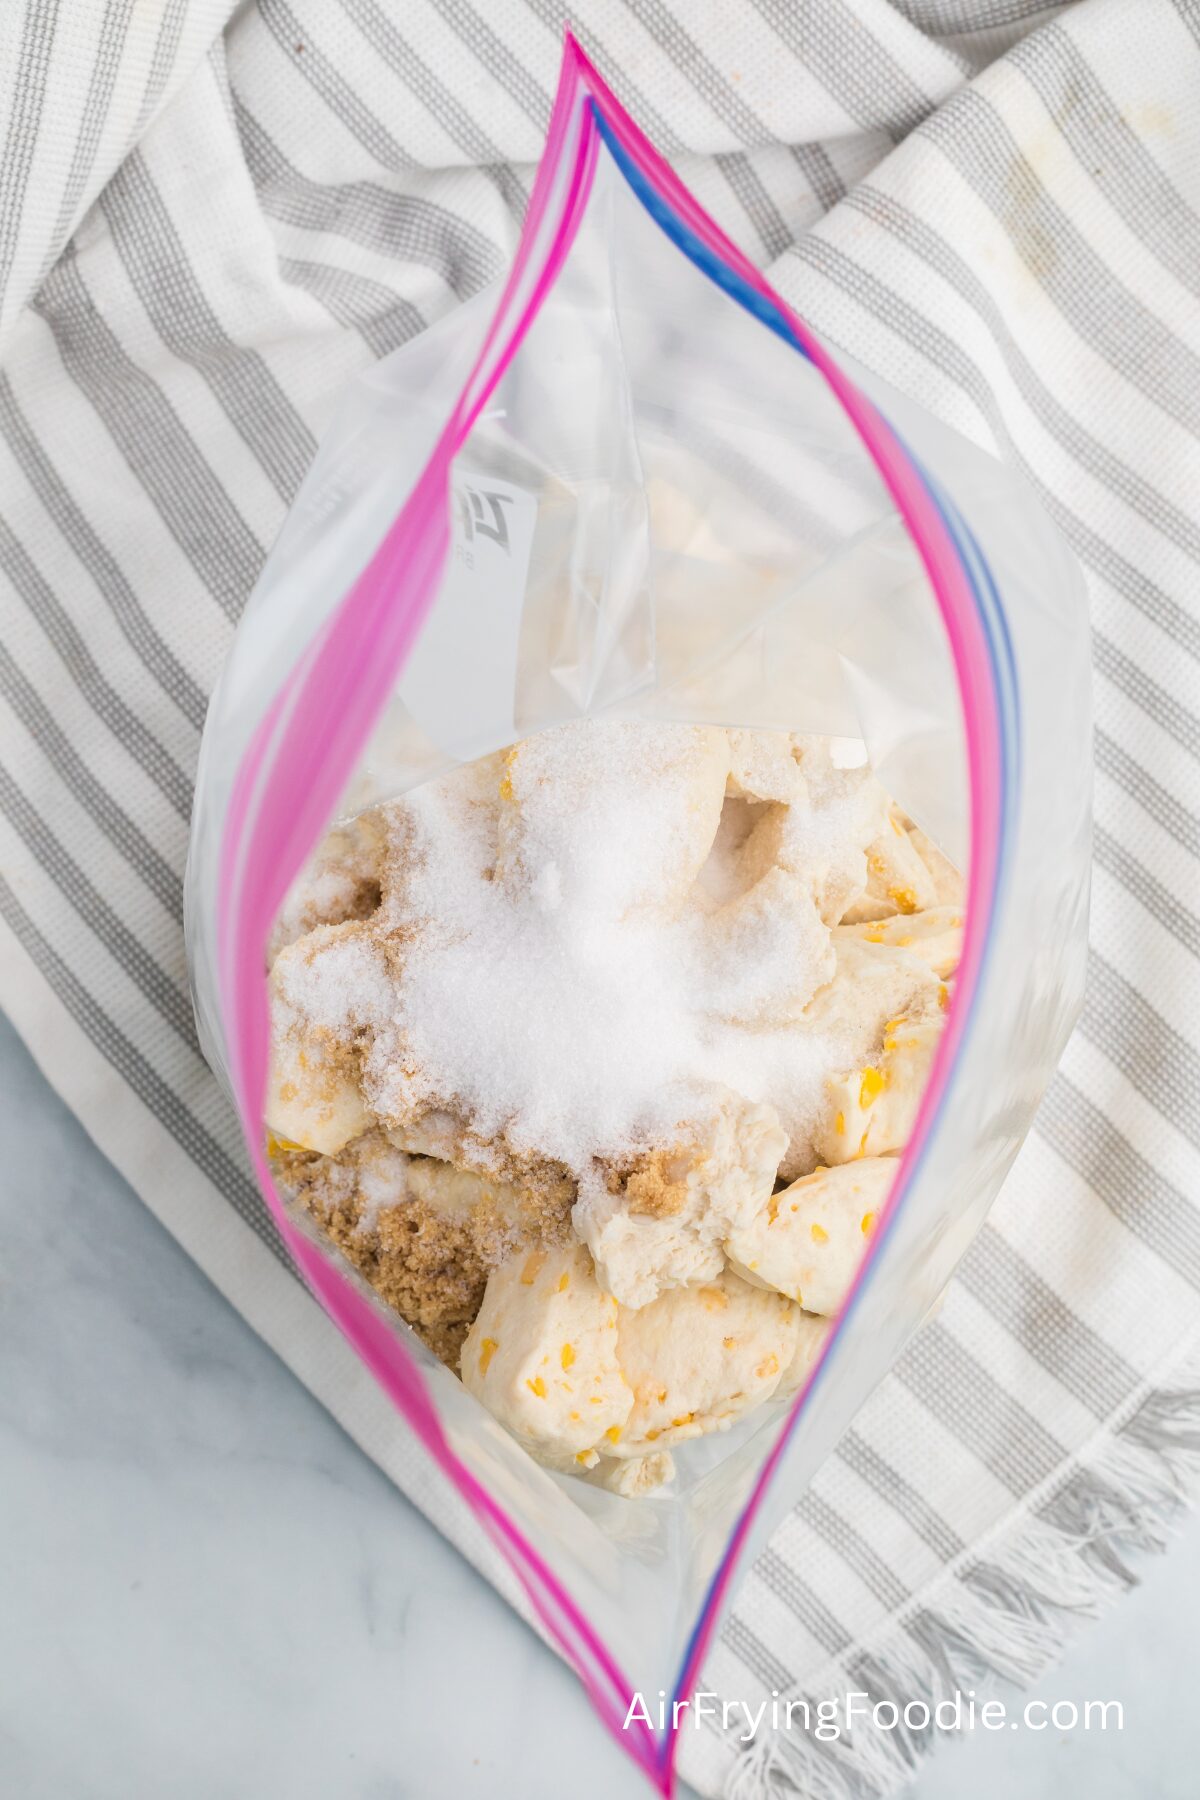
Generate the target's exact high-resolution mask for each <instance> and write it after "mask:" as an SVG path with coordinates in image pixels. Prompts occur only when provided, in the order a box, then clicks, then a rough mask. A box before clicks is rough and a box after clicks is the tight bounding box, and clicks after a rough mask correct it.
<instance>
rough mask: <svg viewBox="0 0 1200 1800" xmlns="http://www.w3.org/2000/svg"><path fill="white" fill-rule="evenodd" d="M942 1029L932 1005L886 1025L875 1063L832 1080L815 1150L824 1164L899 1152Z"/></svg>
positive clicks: (909, 1130)
mask: <svg viewBox="0 0 1200 1800" xmlns="http://www.w3.org/2000/svg"><path fill="white" fill-rule="evenodd" d="M944 1024H945V1015H944V1013H943V1012H942V1010H941V1007H940V1006H939V1005H938V1004H937V1003H936V1002H935V1003H934V1005H933V1006H932V1007H931V1008H930V1007H925V1008H923V1009H922V1010H920V1011H914V1012H910V1013H902V1014H900V1015H898V1016H897V1017H896V1018H893V1019H890V1020H889V1021H888V1024H887V1027H886V1030H885V1032H884V1037H883V1050H882V1053H881V1054H880V1055H879V1056H878V1057H877V1059H876V1060H875V1061H874V1062H873V1063H865V1064H864V1065H863V1066H862V1067H860V1068H855V1069H849V1070H847V1071H846V1072H845V1073H843V1074H839V1075H834V1076H831V1077H830V1079H829V1080H828V1082H827V1083H826V1107H825V1113H824V1117H823V1121H822V1125H821V1128H820V1131H819V1133H818V1136H817V1150H818V1153H819V1154H820V1155H821V1156H822V1157H823V1159H824V1161H825V1162H826V1163H828V1164H831V1165H832V1164H835V1163H845V1162H850V1161H852V1160H854V1159H855V1158H857V1157H874V1156H887V1155H889V1154H891V1153H892V1152H894V1151H897V1150H903V1148H904V1146H905V1144H906V1143H907V1142H908V1140H909V1137H910V1135H911V1133H912V1128H913V1125H914V1123H915V1121H916V1117H917V1110H918V1108H919V1107H920V1104H921V1096H922V1094H923V1093H924V1092H925V1086H926V1083H927V1082H928V1080H929V1072H930V1070H931V1068H932V1067H933V1059H934V1056H935V1054H936V1052H937V1047H938V1042H939V1039H940V1038H941V1035H942V1027H943V1025H944Z"/></svg>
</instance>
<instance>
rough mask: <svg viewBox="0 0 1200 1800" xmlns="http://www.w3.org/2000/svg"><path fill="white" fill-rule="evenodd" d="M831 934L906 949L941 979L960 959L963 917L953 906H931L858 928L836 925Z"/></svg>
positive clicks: (956, 965)
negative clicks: (833, 932) (921, 910)
mask: <svg viewBox="0 0 1200 1800" xmlns="http://www.w3.org/2000/svg"><path fill="white" fill-rule="evenodd" d="M834 935H835V937H836V938H839V939H841V938H849V937H853V938H857V939H858V940H859V941H860V942H861V943H864V944H887V945H889V946H890V947H891V948H893V949H897V950H909V951H911V952H912V954H913V955H914V956H918V957H920V959H921V961H922V962H923V963H926V964H927V965H928V967H929V968H931V969H932V970H933V972H934V974H935V975H939V976H941V978H942V979H943V980H945V978H946V976H947V975H953V973H954V971H955V969H957V967H958V965H959V961H960V959H961V957H962V940H963V915H962V913H961V911H959V909H958V908H957V907H954V906H931V907H927V908H926V910H925V911H924V912H916V913H893V914H892V915H891V917H890V918H887V919H868V920H865V921H864V922H863V923H862V924H861V925H839V926H838V927H837V929H836V931H835V934H834Z"/></svg>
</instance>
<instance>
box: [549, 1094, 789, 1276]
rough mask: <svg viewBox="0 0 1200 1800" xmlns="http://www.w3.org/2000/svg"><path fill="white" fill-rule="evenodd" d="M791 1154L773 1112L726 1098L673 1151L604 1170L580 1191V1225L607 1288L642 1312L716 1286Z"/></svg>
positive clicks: (695, 1117)
mask: <svg viewBox="0 0 1200 1800" xmlns="http://www.w3.org/2000/svg"><path fill="white" fill-rule="evenodd" d="M786 1149H787V1135H786V1133H785V1132H784V1131H783V1130H782V1129H781V1127H780V1124H779V1119H778V1115H777V1114H776V1112H775V1110H774V1108H773V1107H771V1106H765V1105H760V1104H758V1103H756V1102H753V1101H750V1100H746V1099H743V1097H742V1096H741V1095H740V1094H734V1093H732V1092H731V1091H730V1090H728V1089H719V1090H717V1091H716V1092H715V1093H714V1094H713V1095H711V1096H709V1097H708V1098H707V1099H706V1101H705V1103H704V1105H703V1106H702V1107H701V1108H699V1109H698V1110H696V1111H693V1112H692V1113H691V1116H690V1117H689V1118H687V1119H685V1121H684V1123H683V1124H682V1125H681V1126H680V1127H679V1128H678V1130H677V1135H676V1136H675V1139H674V1142H673V1143H671V1144H670V1146H669V1147H667V1148H658V1149H653V1150H647V1151H644V1152H641V1153H639V1154H635V1155H634V1156H632V1157H630V1158H629V1159H627V1160H625V1161H623V1162H621V1163H612V1164H609V1165H607V1166H606V1167H605V1166H600V1165H598V1166H597V1167H596V1169H595V1170H594V1171H593V1172H592V1173H591V1174H590V1175H589V1176H588V1177H587V1178H586V1179H585V1180H584V1181H582V1182H581V1183H580V1187H579V1199H578V1201H577V1202H576V1204H575V1209H574V1213H573V1214H572V1220H573V1223H574V1226H575V1230H576V1231H577V1233H578V1234H579V1236H580V1237H581V1238H582V1239H583V1241H584V1243H585V1244H586V1245H587V1246H588V1248H589V1250H590V1251H591V1253H592V1255H593V1257H594V1258H595V1262H596V1272H597V1276H598V1278H599V1280H600V1281H601V1283H602V1284H603V1285H604V1286H605V1287H606V1288H607V1289H608V1290H609V1291H610V1292H612V1293H613V1294H615V1295H616V1297H617V1299H618V1301H619V1302H620V1303H621V1305H622V1306H628V1307H638V1306H645V1305H647V1304H648V1303H649V1302H650V1301H652V1300H655V1299H656V1298H657V1297H658V1296H659V1295H660V1294H661V1293H663V1292H665V1291H666V1290H667V1289H668V1288H676V1287H682V1286H684V1285H686V1284H687V1283H689V1282H699V1281H710V1280H712V1279H714V1278H715V1277H716V1276H717V1275H718V1274H719V1273H720V1270H721V1268H722V1266H723V1263H724V1260H725V1258H724V1252H723V1251H722V1248H721V1246H722V1244H723V1242H724V1240H725V1239H726V1237H728V1235H729V1233H730V1231H731V1230H733V1229H734V1228H735V1226H736V1225H737V1224H738V1222H739V1221H741V1220H742V1219H748V1218H752V1217H753V1215H754V1214H755V1213H756V1212H757V1211H758V1209H759V1207H760V1206H762V1205H763V1204H764V1203H765V1201H766V1198H767V1196H768V1195H769V1194H770V1192H771V1189H772V1187H773V1186H774V1183H775V1176H776V1172H777V1170H778V1168H779V1160H780V1157H781V1156H782V1155H783V1153H784V1151H785V1150H786Z"/></svg>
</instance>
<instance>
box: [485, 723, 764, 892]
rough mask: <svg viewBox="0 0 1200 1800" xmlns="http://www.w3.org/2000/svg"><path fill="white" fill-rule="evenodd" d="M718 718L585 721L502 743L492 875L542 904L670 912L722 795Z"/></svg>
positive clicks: (716, 818) (704, 850) (697, 861)
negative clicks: (508, 745) (699, 721)
mask: <svg viewBox="0 0 1200 1800" xmlns="http://www.w3.org/2000/svg"><path fill="white" fill-rule="evenodd" d="M728 772H729V738H728V734H727V733H726V732H725V731H724V730H723V729H721V728H719V727H716V726H700V725H697V726H680V725H661V726H651V725H646V724H637V725H634V724H628V723H625V722H622V721H611V722H603V721H596V720H583V721H581V722H579V723H578V724H571V725H557V726H553V727H551V728H550V729H549V730H547V731H540V732H538V733H536V734H535V735H534V736H533V737H530V738H525V739H523V740H522V741H521V742H520V743H519V744H514V745H513V747H512V749H511V750H508V751H506V752H505V756H504V774H503V776H502V779H501V782H500V790H499V791H500V801H501V805H500V814H499V849H498V855H497V861H496V879H497V880H498V881H500V882H502V883H503V884H504V885H505V886H506V887H510V888H517V889H524V890H526V891H528V892H529V893H531V894H532V895H533V896H534V898H535V901H536V902H537V903H538V904H540V905H541V906H543V907H544V909H545V910H547V911H554V910H557V909H558V908H560V907H561V908H565V909H567V910H572V909H581V910H583V911H584V912H592V913H594V914H597V915H599V916H602V917H605V918H609V919H621V918H625V917H627V916H628V915H630V914H633V913H638V912H648V913H651V914H660V915H662V916H664V917H668V918H669V917H673V916H674V915H675V914H676V913H677V912H678V911H679V909H680V907H681V906H682V904H683V901H684V899H685V897H686V895H687V892H688V889H689V888H690V887H691V885H692V883H693V881H694V880H695V878H696V875H697V873H698V871H699V869H700V868H701V866H702V864H703V863H704V861H705V858H706V857H707V856H708V853H709V850H710V848H711V846H712V842H713V839H714V837H715V836H716V832H717V826H718V824H719V823H720V818H721V807H722V805H723V804H724V800H725V787H726V778H727V775H728Z"/></svg>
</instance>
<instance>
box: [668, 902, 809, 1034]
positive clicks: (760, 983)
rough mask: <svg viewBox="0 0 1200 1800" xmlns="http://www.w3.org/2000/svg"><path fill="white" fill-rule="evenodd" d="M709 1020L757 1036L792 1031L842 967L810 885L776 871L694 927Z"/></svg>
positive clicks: (701, 918)
mask: <svg viewBox="0 0 1200 1800" xmlns="http://www.w3.org/2000/svg"><path fill="white" fill-rule="evenodd" d="M694 930H695V952H694V953H695V955H696V956H697V959H698V961H699V962H700V964H701V967H702V968H703V976H704V979H703V986H702V988H701V984H700V983H697V991H703V993H704V994H705V996H706V1005H707V1010H708V1011H709V1013H710V1014H711V1015H712V1016H714V1017H717V1018H723V1019H727V1020H729V1021H731V1022H733V1023H736V1024H741V1025H748V1026H751V1027H753V1028H755V1029H758V1030H764V1029H769V1028H771V1027H772V1026H778V1025H789V1024H793V1023H794V1022H795V1021H796V1020H797V1019H799V1017H800V1015H801V1014H802V1013H803V1011H804V1008H805V1007H806V1006H807V1004H808V1002H809V1001H810V1000H811V999H812V997H813V995H814V994H815V993H816V991H817V989H818V988H819V987H822V986H824V984H825V983H826V982H827V981H829V980H831V979H832V977H833V975H834V972H835V970H836V967H837V959H836V957H835V954H834V949H833V944H832V942H831V940H830V933H829V927H828V926H827V925H826V924H825V923H824V922H823V921H822V919H821V915H820V913H819V912H818V910H817V907H816V904H815V902H814V900H813V898H812V895H811V893H810V892H809V891H808V889H807V887H806V885H805V884H804V883H803V882H801V881H800V880H798V879H797V877H796V876H794V875H792V874H791V873H790V872H789V871H788V870H786V869H781V868H773V869H769V870H768V871H767V873H766V874H765V875H764V876H763V877H762V879H761V880H760V881H757V882H755V884H754V886H753V887H751V888H749V889H748V890H747V891H746V892H745V893H743V894H739V895H738V896H737V897H736V898H735V899H733V900H730V901H728V902H727V903H726V904H725V905H724V906H719V907H717V908H716V909H715V910H714V911H713V912H710V913H706V914H703V915H701V916H700V917H699V918H698V919H697V920H696V922H695V927H694Z"/></svg>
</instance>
